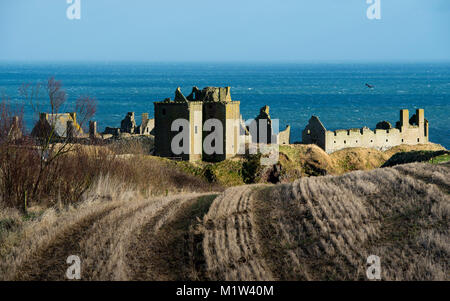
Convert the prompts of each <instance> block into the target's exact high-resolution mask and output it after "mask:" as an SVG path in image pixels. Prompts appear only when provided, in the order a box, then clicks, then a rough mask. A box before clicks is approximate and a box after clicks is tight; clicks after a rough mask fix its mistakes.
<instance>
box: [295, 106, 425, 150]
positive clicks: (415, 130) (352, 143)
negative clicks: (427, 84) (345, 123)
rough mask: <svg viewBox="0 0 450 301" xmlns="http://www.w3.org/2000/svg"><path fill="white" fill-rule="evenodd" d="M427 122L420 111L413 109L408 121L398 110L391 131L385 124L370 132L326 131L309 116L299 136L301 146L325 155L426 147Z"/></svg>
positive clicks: (381, 123) (404, 112)
mask: <svg viewBox="0 0 450 301" xmlns="http://www.w3.org/2000/svg"><path fill="white" fill-rule="evenodd" d="M428 139H429V136H428V120H426V119H425V117H424V110H423V109H417V110H416V114H414V115H413V116H412V117H411V119H409V112H408V110H400V120H399V121H398V122H397V123H396V125H395V128H393V127H392V126H391V124H390V123H389V122H387V121H382V122H379V123H378V124H377V126H376V129H375V130H374V131H372V130H370V129H369V128H367V127H363V128H356V129H346V130H336V131H328V130H327V129H326V128H325V126H324V125H323V124H322V122H321V121H320V119H319V117H317V116H312V117H311V119H310V120H309V123H308V125H307V126H306V127H305V129H304V130H303V132H302V142H303V143H305V144H317V145H318V146H320V147H321V148H322V149H323V150H325V151H326V152H327V153H332V152H335V151H337V150H340V149H343V148H348V147H366V148H375V149H379V150H386V149H389V148H391V147H393V146H396V145H400V144H409V145H415V144H423V143H428Z"/></svg>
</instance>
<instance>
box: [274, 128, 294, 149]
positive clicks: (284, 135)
mask: <svg viewBox="0 0 450 301" xmlns="http://www.w3.org/2000/svg"><path fill="white" fill-rule="evenodd" d="M290 136H291V126H289V125H288V126H287V127H286V129H285V130H284V131H281V132H280V133H279V134H278V140H277V141H278V144H279V145H283V144H289V141H290Z"/></svg>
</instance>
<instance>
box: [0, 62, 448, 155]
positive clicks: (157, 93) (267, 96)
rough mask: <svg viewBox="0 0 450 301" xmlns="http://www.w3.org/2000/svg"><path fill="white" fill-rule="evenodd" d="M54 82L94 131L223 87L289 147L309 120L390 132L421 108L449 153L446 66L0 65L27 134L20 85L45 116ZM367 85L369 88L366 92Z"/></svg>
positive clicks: (2, 85)
mask: <svg viewBox="0 0 450 301" xmlns="http://www.w3.org/2000/svg"><path fill="white" fill-rule="evenodd" d="M51 77H54V78H55V79H57V80H60V81H61V82H62V84H63V87H64V89H65V90H66V92H67V95H68V100H67V102H66V104H65V105H64V107H63V108H62V109H61V111H66V112H70V111H73V110H74V106H75V100H76V99H77V97H79V96H91V97H95V98H96V100H97V112H96V114H95V116H94V119H95V120H96V121H97V122H98V130H99V131H102V130H103V129H104V128H105V127H106V126H109V127H119V126H120V121H121V120H122V119H123V118H124V117H125V115H126V113H127V112H135V114H136V119H137V120H136V121H137V123H138V124H139V123H140V118H141V117H140V116H141V113H144V112H148V113H149V115H150V117H153V111H154V110H153V102H154V101H161V100H164V99H165V98H167V97H171V98H172V99H173V97H174V92H175V90H176V88H177V87H180V88H181V90H182V91H183V93H184V94H185V95H189V94H190V92H191V90H192V87H193V86H197V87H199V88H203V87H207V86H230V87H231V97H232V99H233V100H239V101H240V103H241V105H240V110H241V114H242V116H243V118H244V119H245V120H248V119H251V118H254V117H256V116H257V115H258V113H259V110H260V108H261V107H263V106H264V105H268V106H269V107H270V116H271V118H272V119H274V118H276V119H279V125H280V130H283V129H284V128H285V127H286V125H290V126H291V142H300V141H301V132H302V130H303V128H304V127H305V126H306V125H307V123H308V120H309V118H310V117H311V116H312V115H316V116H319V118H320V120H321V121H322V123H323V124H324V125H325V127H326V128H327V129H328V130H336V129H347V128H360V127H363V126H367V127H369V128H371V129H374V128H375V125H376V124H377V123H378V122H379V121H383V120H386V121H389V122H390V123H391V124H392V125H395V122H396V121H398V120H399V111H400V109H409V110H410V115H411V116H412V114H413V113H414V112H415V109H417V108H423V109H425V118H426V119H427V120H428V121H429V128H430V130H429V132H430V141H432V142H435V143H439V144H441V145H443V146H445V147H446V148H447V149H448V148H450V135H449V133H450V131H449V126H450V63H137V62H134V63H106V62H101V63H100V62H98V63H92V62H90V63H60V62H58V63H49V62H47V63H17V62H14V63H12V62H0V95H1V96H2V97H3V98H9V102H10V103H11V104H12V105H13V106H15V105H19V106H20V105H22V104H23V106H24V107H23V108H24V112H25V113H24V117H25V120H26V127H27V129H28V130H30V129H31V128H32V126H33V123H34V122H35V121H36V120H37V114H36V112H35V110H33V108H32V106H31V105H30V104H29V103H28V102H27V101H25V100H24V98H23V96H22V95H21V94H20V93H19V88H20V87H21V86H22V85H23V84H31V85H36V84H41V86H42V87H41V94H40V99H39V101H40V102H41V106H40V110H42V111H45V110H48V106H47V103H48V100H47V98H45V93H44V92H45V89H44V88H45V84H46V82H47V80H48V79H49V78H51ZM366 83H367V84H369V85H370V86H372V88H369V87H367V86H366Z"/></svg>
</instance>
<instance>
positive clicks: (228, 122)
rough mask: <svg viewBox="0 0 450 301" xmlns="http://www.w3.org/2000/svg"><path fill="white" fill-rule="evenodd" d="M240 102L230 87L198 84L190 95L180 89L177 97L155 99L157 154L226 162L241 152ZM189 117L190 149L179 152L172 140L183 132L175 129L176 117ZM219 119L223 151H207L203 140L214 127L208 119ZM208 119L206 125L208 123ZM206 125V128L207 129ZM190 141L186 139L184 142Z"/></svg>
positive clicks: (177, 91)
mask: <svg viewBox="0 0 450 301" xmlns="http://www.w3.org/2000/svg"><path fill="white" fill-rule="evenodd" d="M239 104H240V102H239V101H235V100H232V99H231V94H230V87H224V88H217V87H206V88H204V89H202V90H200V89H198V88H197V87H194V88H193V89H192V92H191V94H189V95H188V96H187V97H185V96H184V95H183V93H182V92H181V89H180V88H177V90H176V91H175V99H174V100H173V101H172V100H171V99H170V98H166V99H165V100H164V101H159V102H155V103H154V106H155V154H156V155H157V156H161V157H169V158H181V159H182V160H189V161H196V160H204V161H212V162H217V161H222V160H225V159H227V158H230V157H233V156H235V155H236V154H237V152H238V150H239V146H240V143H241V141H240V137H241V136H240V134H241V130H242V126H241V125H242V117H241V115H240V112H239ZM179 119H183V120H187V121H188V123H189V126H188V131H189V139H188V142H187V143H188V149H189V151H188V152H186V153H182V154H175V153H174V152H173V150H172V147H171V146H172V140H173V138H174V137H175V136H177V135H178V134H179V132H180V131H178V130H175V131H172V126H173V125H172V124H173V123H174V121H175V120H179ZM212 119H217V120H219V121H220V122H221V124H222V132H223V133H222V135H221V137H220V138H221V139H222V141H221V142H222V145H223V149H222V150H221V151H220V152H217V153H216V152H215V153H212V154H210V153H206V152H205V150H204V149H203V141H204V140H205V139H207V136H208V134H209V133H210V132H211V131H213V130H214V131H215V130H216V129H214V128H213V127H211V128H210V129H208V127H207V126H206V125H207V121H208V120H212ZM204 121H205V124H204ZM204 127H205V128H204ZM184 143H186V141H184ZM214 143H217V141H214Z"/></svg>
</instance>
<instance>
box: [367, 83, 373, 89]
mask: <svg viewBox="0 0 450 301" xmlns="http://www.w3.org/2000/svg"><path fill="white" fill-rule="evenodd" d="M366 87H367V88H370V89H373V88H374V87H375V86H373V85H369V84H368V83H366Z"/></svg>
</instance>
